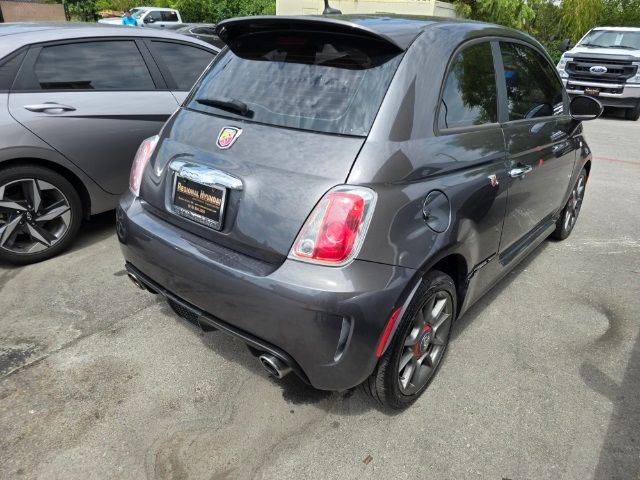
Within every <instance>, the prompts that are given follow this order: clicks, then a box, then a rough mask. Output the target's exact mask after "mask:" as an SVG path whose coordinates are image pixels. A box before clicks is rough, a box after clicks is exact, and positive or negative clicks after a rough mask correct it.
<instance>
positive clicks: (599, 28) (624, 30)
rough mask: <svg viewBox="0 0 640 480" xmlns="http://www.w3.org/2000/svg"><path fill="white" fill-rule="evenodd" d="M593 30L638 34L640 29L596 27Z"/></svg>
mask: <svg viewBox="0 0 640 480" xmlns="http://www.w3.org/2000/svg"><path fill="white" fill-rule="evenodd" d="M593 30H612V31H614V32H640V27H596V28H594V29H593Z"/></svg>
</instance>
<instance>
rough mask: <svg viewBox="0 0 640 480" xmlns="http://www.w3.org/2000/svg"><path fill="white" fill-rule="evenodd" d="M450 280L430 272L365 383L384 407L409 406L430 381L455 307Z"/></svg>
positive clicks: (442, 348)
mask: <svg viewBox="0 0 640 480" xmlns="http://www.w3.org/2000/svg"><path fill="white" fill-rule="evenodd" d="M456 302H457V296H456V288H455V284H454V282H453V280H452V279H451V278H450V277H449V276H448V275H446V274H444V273H442V272H439V271H436V270H434V271H431V272H429V273H428V274H427V275H426V276H425V278H424V279H423V281H422V284H421V285H420V287H419V288H418V291H417V292H416V293H415V295H414V297H413V299H412V300H411V302H410V304H409V306H408V307H407V309H406V311H405V313H404V315H403V317H402V319H400V321H399V322H400V323H399V325H398V328H397V330H396V333H395V335H394V337H393V340H392V342H391V344H390V345H389V347H388V348H387V351H386V352H385V353H384V354H383V355H382V357H381V358H380V361H379V362H378V365H377V367H376V369H375V370H374V372H373V374H372V375H371V376H370V377H369V378H368V379H367V380H366V381H365V382H364V384H363V387H364V390H365V392H367V393H368V394H369V395H371V396H372V397H373V398H374V399H375V400H377V401H378V402H379V403H380V404H382V405H383V406H385V407H390V408H393V409H402V408H406V407H408V406H409V405H411V404H412V403H413V402H414V401H415V400H417V398H418V397H419V396H420V394H421V393H422V392H423V391H424V390H425V389H426V388H427V387H428V386H429V384H430V383H431V381H432V380H433V378H434V376H435V374H436V372H437V371H438V368H439V367H440V365H441V363H442V360H443V358H444V356H445V353H446V350H447V346H448V344H449V337H450V335H451V328H452V325H453V321H454V319H455V318H456V308H457V304H456Z"/></svg>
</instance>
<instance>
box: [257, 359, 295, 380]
mask: <svg viewBox="0 0 640 480" xmlns="http://www.w3.org/2000/svg"><path fill="white" fill-rule="evenodd" d="M258 360H260V364H261V365H262V366H263V367H264V369H265V370H266V371H267V372H269V375H272V376H274V377H276V378H279V379H280V378H284V377H285V375H287V374H288V373H290V372H291V367H290V366H289V365H287V364H286V363H284V362H283V361H282V360H280V359H279V358H278V357H275V356H273V355H271V354H270V353H263V354H262V355H260V356H259V357H258Z"/></svg>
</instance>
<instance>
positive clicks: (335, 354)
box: [117, 194, 415, 390]
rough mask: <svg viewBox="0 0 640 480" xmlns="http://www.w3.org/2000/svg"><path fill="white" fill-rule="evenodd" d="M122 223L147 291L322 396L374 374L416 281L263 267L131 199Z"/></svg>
mask: <svg viewBox="0 0 640 480" xmlns="http://www.w3.org/2000/svg"><path fill="white" fill-rule="evenodd" d="M117 217H118V221H117V227H118V238H119V239H120V242H121V248H122V252H123V254H124V257H125V259H126V262H127V268H128V269H129V270H130V271H131V272H133V273H134V274H136V275H137V276H138V277H139V278H140V279H141V280H142V281H143V283H145V284H146V285H147V286H149V287H150V288H151V289H153V290H155V291H157V292H159V293H161V294H163V295H164V296H166V297H168V298H171V299H173V300H174V301H176V300H177V301H179V302H182V303H183V304H185V305H187V306H188V307H189V308H191V309H192V311H195V312H196V313H198V314H199V315H200V317H199V319H200V322H201V323H204V324H207V325H211V326H214V327H216V328H218V329H220V330H222V331H224V332H225V333H229V334H231V335H234V336H236V337H239V338H241V339H243V340H244V341H245V342H247V343H248V344H249V345H251V346H253V347H254V348H257V349H259V350H265V351H268V352H270V353H272V354H274V355H276V356H279V357H280V358H282V359H283V360H285V361H287V363H289V364H291V366H292V368H293V370H294V371H295V372H296V373H298V375H299V376H300V377H302V378H303V380H305V381H308V382H309V383H310V384H311V385H313V386H314V387H315V388H319V389H323V390H344V389H347V388H350V387H353V386H355V385H358V384H359V383H361V382H362V381H364V380H365V379H366V378H367V377H368V376H369V375H370V374H371V372H372V371H373V369H374V367H375V364H376V362H377V358H376V356H375V353H374V352H375V348H376V345H377V342H378V339H379V337H380V334H381V332H382V330H383V329H384V326H385V324H386V321H387V319H388V318H389V315H390V314H391V312H392V311H393V308H394V306H396V304H398V302H399V301H401V299H402V296H403V294H404V293H405V292H406V291H407V287H408V285H409V283H410V282H411V279H412V278H413V275H414V273H415V271H414V270H412V269H408V268H403V267H394V266H390V265H382V264H377V263H371V262H364V261H354V262H352V263H351V264H349V265H347V266H345V267H340V268H333V267H324V266H317V265H311V264H306V263H302V262H296V261H291V260H287V261H285V262H284V263H283V264H282V265H280V266H271V265H266V264H264V265H257V264H256V262H257V261H256V260H255V259H252V258H250V257H244V256H242V255H239V254H237V253H236V252H233V251H231V250H226V249H221V248H220V247H219V246H217V245H211V244H209V243H208V242H206V241H205V240H203V239H202V238H200V237H197V236H195V235H192V234H190V233H189V232H185V231H184V230H182V229H180V228H178V227H176V226H173V225H172V224H170V223H168V222H166V221H165V220H162V219H160V218H158V217H156V216H155V215H153V214H151V213H149V212H148V211H147V210H146V209H145V208H143V206H142V205H141V202H140V201H139V200H137V199H133V197H132V195H130V194H126V195H125V196H124V197H123V198H122V199H121V202H120V207H119V209H118V215H117Z"/></svg>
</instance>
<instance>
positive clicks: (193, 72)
mask: <svg viewBox="0 0 640 480" xmlns="http://www.w3.org/2000/svg"><path fill="white" fill-rule="evenodd" d="M153 43H154V46H155V47H156V48H154V52H155V54H156V55H160V57H162V60H163V62H164V64H165V65H166V66H167V68H168V69H169V73H171V76H172V77H173V79H174V80H175V81H176V83H177V84H178V89H179V90H191V87H193V84H194V83H195V82H196V80H197V79H198V77H199V76H200V74H201V73H202V72H203V70H204V69H205V67H206V66H207V65H209V63H211V60H213V57H215V54H214V53H213V52H210V51H208V50H203V49H201V48H196V47H190V46H189V45H184V44H180V43H172V42H159V41H154V42H153Z"/></svg>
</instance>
